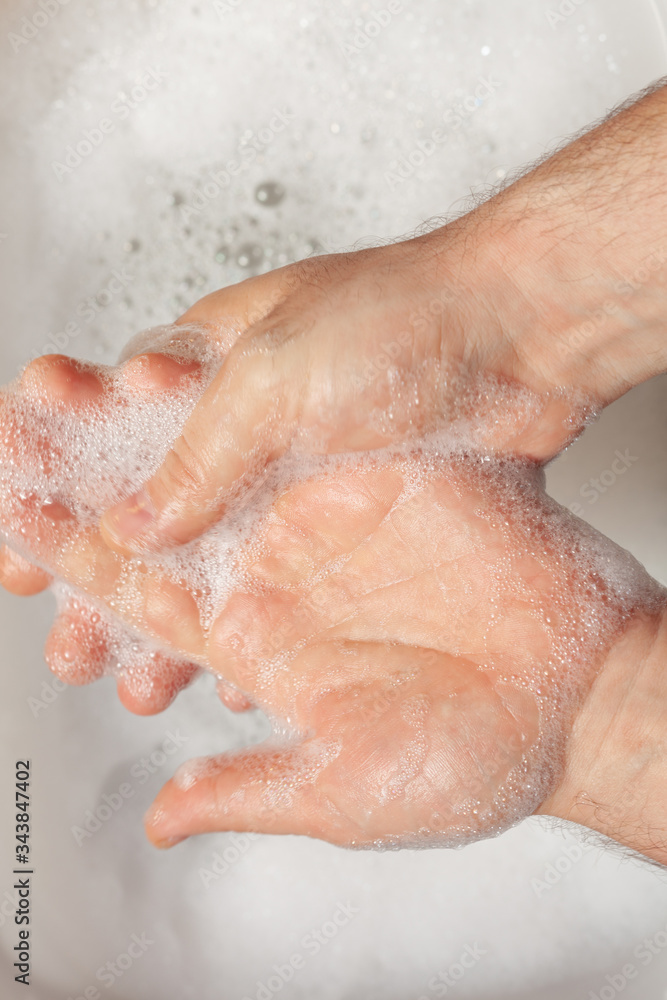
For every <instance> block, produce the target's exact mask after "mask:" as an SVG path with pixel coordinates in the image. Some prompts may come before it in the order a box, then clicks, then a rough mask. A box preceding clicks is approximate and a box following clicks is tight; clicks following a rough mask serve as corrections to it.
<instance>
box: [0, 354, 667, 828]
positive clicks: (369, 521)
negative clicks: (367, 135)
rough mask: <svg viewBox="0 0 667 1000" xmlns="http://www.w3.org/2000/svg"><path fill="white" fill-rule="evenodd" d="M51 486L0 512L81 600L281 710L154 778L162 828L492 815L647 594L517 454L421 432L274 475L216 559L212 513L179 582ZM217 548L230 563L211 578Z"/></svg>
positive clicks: (54, 374)
mask: <svg viewBox="0 0 667 1000" xmlns="http://www.w3.org/2000/svg"><path fill="white" fill-rule="evenodd" d="M136 364H137V363H136V362H135V366H136ZM36 369H37V370H36V371H35V368H33V372H32V376H30V375H29V376H28V382H30V378H31V377H32V378H33V380H36V381H38V382H39V383H40V387H41V388H40V390H39V392H40V393H41V394H42V395H43V394H44V392H45V391H46V390H47V389H48V392H47V393H46V394H47V395H49V394H50V390H51V387H52V386H53V383H54V381H55V383H56V384H58V385H61V384H64V388H63V391H64V393H65V395H67V394H70V393H72V392H73V391H74V392H75V391H77V390H76V389H75V388H74V387H75V386H77V385H79V383H81V384H80V385H79V389H80V391H83V390H84V388H85V385H87V386H88V389H89V391H90V393H91V394H93V395H95V397H96V398H97V402H98V405H101V402H102V400H100V399H99V398H98V397H97V394H98V393H99V391H100V390H99V385H97V384H96V383H95V381H94V379H95V373H94V372H93V373H91V372H89V371H85V370H84V371H83V372H81V371H79V370H77V368H76V366H74V365H73V364H72V363H71V362H67V361H63V360H58V359H55V360H51V361H44V362H42V363H41V364H40V365H38V366H36ZM132 371H133V365H132V364H130V363H128V367H127V368H126V369H125V375H124V378H125V379H127V377H128V374H129V375H130V376H131V375H132ZM63 376H64V377H63ZM186 377H187V376H186ZM40 380H41V381H40ZM84 384H85V385H84ZM103 403H104V406H109V405H110V401H109V399H108V398H103ZM99 415H100V416H103V415H104V411H102V413H101V414H99ZM3 418H4V431H5V434H4V439H5V445H6V446H7V444H8V443H9V447H12V442H14V443H15V441H16V435H15V428H13V427H12V420H11V414H9V413H7V412H5V413H4V414H3ZM89 418H90V415H89V414H88V420H89ZM71 426H72V427H73V426H74V425H73V424H72V425H71ZM81 430H82V432H83V433H86V432H88V431H89V424H87V423H86V422H85V421H83V422H82V428H81ZM149 437H150V434H149ZM76 444H77V442H76V441H75V442H74V443H73V445H72V444H70V446H71V447H74V448H76ZM38 450H39V451H40V452H41V453H42V457H43V458H45V459H46V460H47V462H48V463H49V464H50V465H51V466H53V465H55V464H56V463H58V462H59V461H62V460H63V458H67V457H68V456H63V455H62V454H58V453H57V452H56V451H55V449H54V448H53V447H49V443H48V441H42V442H40V443H39V444H38ZM49 472H50V475H51V476H54V475H56V470H55V469H54V468H50V469H49ZM79 485H81V484H79ZM3 499H5V500H6V498H3ZM68 499H69V500H70V501H71V502H72V506H75V505H76V504H75V499H76V498H74V497H70V498H68V497H67V496H65V495H64V494H62V495H61V496H60V497H59V500H58V503H59V505H60V506H59V507H58V508H57V509H54V507H55V505H54V504H53V503H51V504H49V505H47V509H45V505H44V503H43V498H41V497H35V496H34V495H24V496H23V497H20V496H18V497H14V499H13V500H12V503H11V504H7V503H6V502H5V503H3V511H4V516H5V518H6V517H7V516H8V511H9V512H10V514H11V517H12V518H13V520H14V525H13V528H14V531H15V532H16V533H17V534H20V537H21V538H22V539H23V543H24V545H25V546H26V549H27V550H29V551H30V552H31V553H33V554H34V556H35V557H36V558H37V559H38V560H39V561H40V563H41V564H42V565H43V566H46V567H49V568H50V569H52V570H54V571H55V572H57V573H58V575H59V576H61V577H62V578H63V579H65V580H66V581H67V582H68V584H69V585H70V587H71V588H73V590H72V593H73V594H74V596H75V598H76V599H77V600H79V605H80V608H79V610H80V611H81V609H83V611H84V612H86V608H87V607H88V606H87V604H86V600H87V599H88V598H92V599H93V602H94V603H93V604H92V605H90V606H91V607H94V608H102V609H105V608H107V607H109V606H111V608H112V617H116V618H119V619H121V620H123V621H125V622H127V623H129V625H130V626H131V628H132V629H133V630H134V632H135V634H138V635H142V634H143V635H148V636H150V637H152V638H153V639H154V640H156V641H157V642H158V643H159V645H160V646H161V648H162V649H163V650H164V649H166V650H169V651H170V655H171V656H172V658H173V659H174V661H175V662H177V663H190V664H202V665H208V666H209V667H210V669H212V670H213V671H214V672H215V673H216V674H218V675H219V676H221V677H222V678H224V679H225V681H226V682H228V683H229V684H231V685H233V690H235V691H239V690H240V691H241V692H243V694H244V695H245V696H247V698H248V701H249V702H252V703H254V704H257V705H259V706H261V707H262V708H264V709H265V711H267V713H268V714H269V715H270V716H272V717H273V718H276V719H277V720H279V721H280V720H282V723H283V724H284V723H287V725H288V727H289V738H288V739H283V740H282V741H281V740H280V739H276V740H274V741H273V742H272V743H270V744H269V745H264V746H262V747H259V748H255V749H252V750H248V751H245V752H243V753H241V754H234V755H223V756H222V757H220V758H217V759H214V760H212V761H207V762H203V763H202V762H199V763H197V764H195V765H194V766H192V765H191V766H189V767H188V768H186V770H185V771H184V772H182V773H181V774H180V777H179V776H177V778H176V779H175V780H172V782H170V783H169V784H168V785H167V786H166V788H165V789H164V790H163V792H162V793H161V794H160V796H159V798H158V801H157V803H156V807H155V809H154V810H153V812H152V814H151V817H150V819H149V822H148V830H149V835H150V836H151V838H152V839H153V840H154V841H155V842H157V843H161V844H167V843H169V842H170V841H173V839H174V838H176V839H178V838H181V837H183V836H187V835H191V834H193V833H198V832H206V831H211V830H215V829H236V830H243V829H255V830H263V831H267V832H276V833H278V832H299V833H307V834H309V835H311V836H318V837H323V838H325V839H329V840H332V841H334V842H336V843H347V844H351V843H354V844H357V845H372V844H378V843H401V844H406V843H412V844H417V843H419V844H431V843H439V844H453V843H458V842H463V841H465V840H469V839H476V838H479V837H484V836H488V835H491V834H492V833H495V832H498V830H500V829H502V828H504V827H506V826H508V825H511V824H512V823H513V822H516V821H517V820H518V819H520V818H522V817H523V816H525V815H528V814H530V813H531V812H533V811H534V810H536V809H538V808H540V807H542V806H543V804H544V803H545V802H551V801H556V799H555V798H554V796H557V794H558V790H559V789H562V788H563V787H564V782H565V781H566V779H567V780H572V778H571V774H570V773H569V772H568V771H567V769H566V772H565V773H563V765H564V761H565V760H568V737H569V734H570V732H571V731H572V727H573V725H574V726H576V723H577V720H578V718H579V717H580V715H581V713H582V711H583V710H584V708H586V707H587V706H588V705H589V703H590V692H591V691H594V690H596V689H599V683H598V681H597V680H595V678H596V674H597V675H598V676H599V677H603V676H604V675H605V674H606V670H607V664H608V662H610V658H612V659H613V656H614V653H615V650H617V649H618V647H619V644H620V643H622V641H623V640H624V634H623V633H624V632H625V631H626V630H627V631H630V630H631V629H638V630H640V631H641V630H642V629H647V628H649V627H650V622H651V620H652V617H655V615H656V614H657V613H658V611H659V609H660V608H661V606H662V604H663V602H664V593H663V591H662V590H661V589H660V588H659V587H658V586H657V585H656V584H654V583H653V582H652V581H650V579H649V578H648V577H647V576H646V574H645V573H644V572H643V571H642V570H641V568H640V567H639V566H638V565H637V564H636V563H635V562H634V560H632V559H631V557H629V556H627V554H623V553H621V552H620V551H619V550H618V549H617V548H616V547H615V546H613V545H611V543H607V542H606V541H605V540H603V539H601V536H599V535H598V534H597V533H595V532H593V531H592V529H589V528H588V527H586V526H585V525H583V524H581V522H577V521H576V520H575V519H573V518H572V517H571V516H570V515H569V514H568V513H567V512H566V511H564V510H562V509H561V508H559V507H558V505H556V504H555V503H554V502H553V501H551V500H549V498H548V497H546V495H545V494H544V492H543V488H542V483H541V474H540V472H539V470H538V469H537V468H536V467H535V466H534V465H530V464H528V465H525V464H521V463H516V462H512V461H492V460H490V459H488V458H487V457H486V456H475V455H473V454H468V455H461V454H460V453H457V452H456V451H451V450H449V449H448V448H447V447H446V446H445V447H442V446H440V445H438V444H437V442H432V444H431V445H430V446H429V447H427V446H426V444H424V445H423V446H422V449H421V450H419V451H418V452H416V453H409V452H407V451H406V452H405V453H403V454H395V455H393V456H392V455H391V454H385V455H383V456H382V455H377V456H375V458H374V459H373V460H370V459H369V458H368V457H366V458H364V459H359V460H351V459H346V460H345V461H342V460H341V463H340V465H339V466H337V467H336V466H335V465H333V466H332V465H331V463H330V462H325V463H324V465H323V467H322V468H319V469H318V468H315V469H313V471H312V473H311V474H310V475H309V476H308V477H307V478H305V479H303V478H302V479H300V480H299V479H298V478H297V480H294V481H293V482H292V483H291V484H283V487H282V488H278V489H277V490H276V495H275V498H274V500H273V501H272V503H271V504H270V506H269V508H268V509H267V510H265V511H263V512H260V514H259V516H258V518H257V519H256V520H255V522H254V526H253V530H252V532H251V533H250V534H247V535H246V538H247V542H246V543H241V544H239V543H238V540H237V544H236V547H235V549H234V551H233V553H232V556H233V558H232V563H233V566H232V565H231V564H230V563H229V559H228V556H229V554H230V553H229V550H228V549H224V546H223V549H224V551H223V550H220V549H216V547H215V545H216V544H221V543H223V541H224V539H223V537H222V536H217V543H215V544H213V542H214V541H215V539H216V531H218V532H219V531H221V530H222V529H220V528H219V529H213V530H212V532H210V533H209V535H208V536H207V537H206V538H204V539H202V541H201V542H200V543H194V544H193V546H192V547H190V550H189V551H190V558H191V559H192V557H193V556H194V558H195V562H194V564H193V563H191V565H196V568H197V572H196V578H197V580H198V582H199V587H200V594H199V597H198V598H197V599H196V598H195V596H194V588H193V586H192V581H188V580H187V579H185V578H184V573H183V564H180V565H179V564H178V562H176V563H175V562H174V559H173V555H171V554H164V555H160V556H150V557H146V558H143V559H130V558H127V557H124V556H122V555H120V554H118V553H115V552H112V551H110V550H109V549H108V548H107V547H106V546H105V544H104V543H103V541H102V539H101V537H100V535H99V532H98V530H97V527H96V525H95V523H94V519H92V520H90V521H89V523H88V526H87V527H85V529H83V530H82V528H81V525H80V524H78V523H77V522H76V519H75V518H71V517H68V516H67V510H68V508H67V505H66V502H67V501H68ZM20 528H23V532H22V533H21V532H20V531H18V529H20ZM212 540H213V542H212ZM197 546H201V547H200V548H199V549H197ZM220 555H222V558H216V556H220ZM225 565H226V566H227V567H228V568H231V569H233V572H232V573H231V574H230V575H229V576H228V577H227V580H228V585H227V586H226V587H223V588H222V590H220V589H219V588H218V590H217V592H216V589H215V588H216V581H219V574H220V567H221V566H225ZM207 573H208V574H211V575H209V576H207ZM202 591H203V596H204V598H205V599H204V600H203V601H202ZM216 593H217V596H216ZM211 595H213V596H214V597H215V600H214V601H213V603H211V601H210V600H209V599H208V598H210V597H211ZM203 604H205V605H206V609H207V610H206V613H205V614H202V605H203ZM75 611H76V609H71V612H70V617H69V619H68V620H66V621H65V622H64V623H63V621H62V620H61V621H60V622H59V623H58V624H57V625H56V628H55V630H54V633H53V634H52V636H51V638H50V640H49V655H50V658H51V661H52V662H53V663H54V664H56V665H58V664H61V665H62V664H63V663H64V664H65V665H66V670H67V671H68V672H69V674H70V677H71V676H72V675H76V671H77V667H79V668H82V669H84V670H87V669H88V664H89V663H90V660H91V649H92V650H96V649H97V648H98V647H100V646H102V647H103V646H104V642H105V638H104V634H103V631H102V633H101V631H100V623H99V621H98V622H93V621H92V618H91V616H90V615H89V614H85V613H84V615H83V618H84V621H83V624H81V618H80V617H79V618H77V617H76V613H75ZM72 622H74V624H75V626H76V627H75V628H74V629H73V628H72V627H71V626H72ZM77 623H78V624H77ZM82 635H83V641H82V640H81V636H82ZM598 724H599V723H598ZM283 735H285V734H284V733H283ZM580 758H581V754H578V755H577V760H580ZM568 766H569V765H568ZM578 766H579V768H580V770H581V765H580V764H579V765H578ZM561 804H562V807H563V809H565V808H569V806H567V801H566V796H564V795H563V797H562V799H561ZM557 814H560V813H557Z"/></svg>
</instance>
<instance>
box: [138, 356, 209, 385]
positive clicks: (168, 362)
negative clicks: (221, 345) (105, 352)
mask: <svg viewBox="0 0 667 1000" xmlns="http://www.w3.org/2000/svg"><path fill="white" fill-rule="evenodd" d="M121 371H122V377H123V380H124V382H125V385H126V386H127V388H128V389H130V390H132V391H133V392H137V393H141V394H142V395H147V394H151V393H159V392H164V391H167V390H169V389H174V388H176V387H177V386H178V385H179V383H180V382H181V381H182V379H183V378H185V376H186V375H193V374H196V373H197V372H199V371H201V365H200V364H198V362H196V361H188V360H186V359H184V358H176V357H172V356H171V355H168V354H156V353H147V354H137V355H135V356H134V357H133V358H130V360H129V361H126V362H125V364H124V365H123V366H122V369H121Z"/></svg>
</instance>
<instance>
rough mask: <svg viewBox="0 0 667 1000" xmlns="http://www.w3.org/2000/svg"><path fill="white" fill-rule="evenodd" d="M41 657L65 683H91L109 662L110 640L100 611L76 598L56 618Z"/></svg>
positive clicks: (99, 675)
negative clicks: (101, 619)
mask: <svg viewBox="0 0 667 1000" xmlns="http://www.w3.org/2000/svg"><path fill="white" fill-rule="evenodd" d="M44 658H45V659H46V662H47V664H48V665H49V668H50V669H51V670H52V671H53V673H54V674H55V675H56V677H59V678H60V680H61V681H64V682H65V683H66V684H75V685H79V684H90V683H91V682H92V681H95V680H98V679H99V678H100V677H102V675H103V674H104V672H105V669H106V667H107V666H108V664H109V642H108V637H107V633H106V629H105V627H104V626H103V625H102V623H101V621H100V615H99V614H98V613H97V612H96V611H95V610H94V609H93V608H91V607H89V606H88V605H86V604H83V603H82V602H80V601H78V600H77V599H76V598H71V599H70V600H68V601H67V602H66V604H65V606H64V607H63V609H62V611H61V612H60V614H59V615H58V617H57V618H56V620H55V622H54V624H53V626H52V627H51V631H50V632H49V634H48V636H47V639H46V644H45V646H44Z"/></svg>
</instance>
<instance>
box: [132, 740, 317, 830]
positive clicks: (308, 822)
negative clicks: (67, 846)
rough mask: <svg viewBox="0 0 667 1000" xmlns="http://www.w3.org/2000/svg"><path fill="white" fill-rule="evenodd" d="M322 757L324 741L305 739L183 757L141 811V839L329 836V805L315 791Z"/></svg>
mask: <svg viewBox="0 0 667 1000" xmlns="http://www.w3.org/2000/svg"><path fill="white" fill-rule="evenodd" d="M328 759H329V754H328V752H327V749H326V747H325V746H324V745H323V744H322V743H321V742H320V741H317V740H310V741H307V742H306V743H303V744H299V745H298V746H295V747H290V748H275V747H274V748H269V747H266V748H265V749H258V750H246V751H242V752H240V753H234V754H231V753H230V754H222V755H221V756H219V757H201V758H197V759H195V760H191V761H188V762H187V763H186V764H183V765H182V767H181V768H179V770H178V771H177V772H176V774H175V776H174V777H173V778H172V779H171V781H169V782H167V784H166V785H165V786H164V787H163V788H162V790H161V791H160V793H159V795H158V796H157V798H156V800H155V802H154V803H153V805H152V807H151V809H150V810H149V812H148V814H147V816H146V820H145V825H146V833H147V835H148V839H149V840H150V841H151V842H152V843H153V844H154V845H155V846H156V847H172V846H174V844H177V843H179V842H180V841H181V840H185V839H186V838H187V837H191V836H193V835H195V834H199V833H216V832H223V831H227V830H235V831H239V832H240V831H254V832H256V833H283V834H285V833H294V834H304V835H306V836H310V837H322V838H324V839H327V840H328V839H331V840H333V841H336V840H337V837H336V834H335V816H334V815H333V809H332V807H331V806H329V807H327V806H326V804H325V803H326V799H325V798H323V797H322V796H321V795H320V793H319V792H318V790H317V775H318V773H319V771H320V770H322V768H324V767H326V764H327V763H328ZM327 814H330V815H327Z"/></svg>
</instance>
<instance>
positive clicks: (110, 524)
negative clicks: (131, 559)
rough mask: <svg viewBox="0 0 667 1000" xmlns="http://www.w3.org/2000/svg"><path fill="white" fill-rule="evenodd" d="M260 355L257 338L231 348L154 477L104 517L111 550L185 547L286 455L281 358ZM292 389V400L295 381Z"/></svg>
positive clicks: (289, 409) (288, 408) (287, 419)
mask: <svg viewBox="0 0 667 1000" xmlns="http://www.w3.org/2000/svg"><path fill="white" fill-rule="evenodd" d="M264 347H265V338H264V337H259V338H257V339H256V340H255V339H253V340H251V341H250V345H249V346H248V344H247V341H245V339H244V341H242V342H240V343H238V344H237V345H236V346H235V347H234V348H232V351H231V352H230V353H229V355H228V356H227V358H226V360H225V362H224V364H223V366H222V368H221V369H220V371H219V372H218V374H217V375H216V377H215V378H214V380H213V381H212V382H211V384H210V385H209V387H208V388H207V389H206V391H205V392H204V393H203V395H202V397H201V399H200V400H199V402H198V403H197V405H196V406H195V409H194V410H193V412H192V413H191V414H190V417H189V418H188V420H187V422H186V424H185V427H184V428H183V432H182V434H181V436H180V437H179V438H178V440H177V441H176V442H175V444H174V446H173V448H172V449H171V451H170V452H169V454H168V455H167V457H166V458H165V460H164V462H163V463H162V465H161V466H160V468H159V469H158V470H157V472H156V473H155V475H154V476H153V477H152V478H151V479H149V480H148V482H146V483H145V484H144V486H143V488H142V489H141V490H140V491H139V492H138V493H135V494H134V495H132V496H130V497H128V498H127V499H126V500H123V501H122V502H121V503H119V504H116V505H115V506H114V507H111V508H110V509H109V510H108V511H107V512H106V513H105V514H104V516H103V518H102V522H101V529H102V534H103V536H104V538H105V541H106V542H107V543H108V544H109V545H111V546H112V548H115V549H117V550H119V551H121V552H123V553H125V554H127V553H129V554H132V552H135V551H137V550H141V549H147V548H148V549H159V548H163V547H165V546H170V545H174V544H176V545H181V544H184V543H185V542H189V541H191V540H192V539H193V538H196V537H197V536H198V535H200V534H201V533H202V532H203V531H205V530H206V528H208V527H209V526H210V525H211V524H214V523H215V522H216V521H217V520H219V518H220V516H221V515H222V514H223V512H224V510H225V502H226V501H228V499H229V492H230V490H231V488H232V487H233V486H234V485H235V484H238V483H239V481H242V480H243V479H244V478H246V477H248V476H251V475H252V474H253V473H256V472H258V471H260V470H261V469H263V468H264V467H265V465H266V464H267V463H268V462H270V461H272V460H273V459H274V458H277V457H278V456H279V455H281V454H282V453H283V452H284V451H285V450H286V448H287V447H288V445H289V434H290V426H291V425H292V423H293V413H294V404H293V403H289V402H288V392H287V385H286V382H287V380H286V379H284V378H283V377H282V368H283V365H282V364H281V360H280V358H281V353H280V352H276V353H274V351H273V350H272V349H271V347H270V346H269V347H268V348H266V349H264ZM297 377H298V373H297ZM292 383H293V384H292V385H291V386H290V392H291V393H292V394H294V396H295V397H296V396H298V394H299V389H298V386H295V385H294V373H292Z"/></svg>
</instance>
